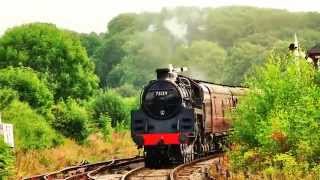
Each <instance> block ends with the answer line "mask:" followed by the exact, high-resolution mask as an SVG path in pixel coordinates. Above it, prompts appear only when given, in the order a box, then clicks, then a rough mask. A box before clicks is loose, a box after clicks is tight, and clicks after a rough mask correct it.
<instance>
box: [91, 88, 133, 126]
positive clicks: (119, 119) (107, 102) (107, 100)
mask: <svg viewBox="0 0 320 180" xmlns="http://www.w3.org/2000/svg"><path fill="white" fill-rule="evenodd" d="M92 109H93V111H94V115H93V117H94V119H100V118H101V117H103V116H106V115H107V116H109V117H110V118H111V125H112V127H116V125H117V124H119V123H120V124H121V123H125V124H126V125H127V126H128V125H129V119H130V112H129V110H130V109H129V107H128V105H127V104H125V102H124V101H123V99H122V97H121V96H120V95H119V94H117V93H116V92H114V91H111V90H108V91H105V92H102V93H100V94H99V95H98V96H97V97H96V98H95V99H94V100H93V101H92ZM98 126H100V127H103V126H104V123H103V122H100V123H99V122H98Z"/></svg>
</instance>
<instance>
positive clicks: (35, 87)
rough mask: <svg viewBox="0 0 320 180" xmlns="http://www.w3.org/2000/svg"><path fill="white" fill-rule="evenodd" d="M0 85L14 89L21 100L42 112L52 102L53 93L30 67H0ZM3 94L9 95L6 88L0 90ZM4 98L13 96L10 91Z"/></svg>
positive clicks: (46, 109) (47, 108) (45, 110)
mask: <svg viewBox="0 0 320 180" xmlns="http://www.w3.org/2000/svg"><path fill="white" fill-rule="evenodd" d="M0 86H1V87H2V88H7V89H8V88H9V89H11V91H12V90H14V91H16V93H15V96H16V95H17V94H18V95H19V99H20V100H21V101H25V102H28V103H29V105H30V106H31V107H33V108H36V109H38V110H39V111H40V112H42V113H44V112H47V111H48V110H49V108H50V107H51V106H52V104H53V95H52V93H51V91H50V90H49V89H48V87H47V85H46V82H45V81H41V80H40V79H39V78H38V76H37V74H36V73H35V72H34V71H33V70H32V69H30V68H23V67H21V68H12V67H8V68H5V69H0ZM2 91H3V93H5V94H4V95H3V96H5V95H9V94H8V93H9V92H8V90H2ZM10 94H11V96H10V95H9V96H8V97H6V99H10V97H12V96H14V95H13V94H14V93H13V92H11V93H10Z"/></svg>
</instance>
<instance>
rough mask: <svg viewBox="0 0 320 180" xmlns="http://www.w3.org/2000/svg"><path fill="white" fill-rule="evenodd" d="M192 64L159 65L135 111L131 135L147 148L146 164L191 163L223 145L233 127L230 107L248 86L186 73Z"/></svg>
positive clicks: (138, 144) (136, 141) (233, 106)
mask: <svg viewBox="0 0 320 180" xmlns="http://www.w3.org/2000/svg"><path fill="white" fill-rule="evenodd" d="M185 70H186V68H173V67H172V65H171V66H169V68H164V69H157V70H156V73H157V80H152V81H150V82H149V84H148V85H147V86H145V88H144V90H143V92H142V95H141V105H140V108H139V109H138V110H137V111H133V112H132V115H131V135H132V139H133V141H134V142H135V143H136V145H137V146H138V148H144V157H145V165H146V166H147V167H157V166H159V165H163V164H167V163H168V162H169V163H170V162H177V163H186V162H190V161H192V160H193V159H195V158H197V157H200V156H204V155H206V154H209V153H211V152H215V151H217V150H219V149H221V146H222V145H224V144H225V139H226V137H227V136H228V134H229V131H230V127H231V124H230V120H231V119H230V118H229V116H228V115H229V113H228V112H229V111H231V110H232V109H233V108H235V107H236V105H237V102H238V97H239V96H242V95H244V94H245V91H246V89H245V88H241V87H231V86H224V85H218V84H214V83H209V82H205V81H200V80H195V79H192V78H190V77H187V76H183V75H180V72H183V71H185Z"/></svg>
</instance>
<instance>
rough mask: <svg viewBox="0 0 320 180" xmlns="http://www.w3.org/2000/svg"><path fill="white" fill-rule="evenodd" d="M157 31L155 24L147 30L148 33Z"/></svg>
mask: <svg viewBox="0 0 320 180" xmlns="http://www.w3.org/2000/svg"><path fill="white" fill-rule="evenodd" d="M156 30H157V26H156V25H154V24H150V25H149V26H148V28H147V31H149V32H155V31H156Z"/></svg>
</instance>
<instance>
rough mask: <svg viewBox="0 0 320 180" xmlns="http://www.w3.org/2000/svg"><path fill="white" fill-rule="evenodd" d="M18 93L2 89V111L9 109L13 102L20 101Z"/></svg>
mask: <svg viewBox="0 0 320 180" xmlns="http://www.w3.org/2000/svg"><path fill="white" fill-rule="evenodd" d="M18 97H19V96H18V93H17V92H16V91H14V90H12V89H8V88H2V89H0V110H2V109H4V108H5V107H7V106H8V105H9V104H10V103H11V102H12V101H13V100H15V99H18Z"/></svg>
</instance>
